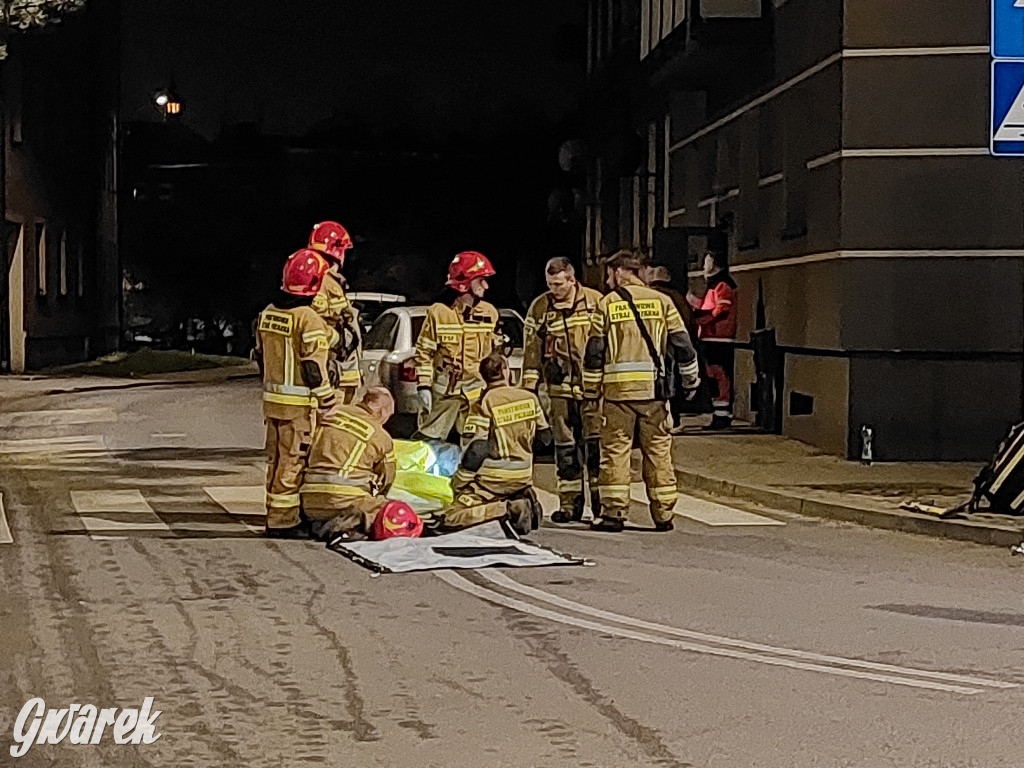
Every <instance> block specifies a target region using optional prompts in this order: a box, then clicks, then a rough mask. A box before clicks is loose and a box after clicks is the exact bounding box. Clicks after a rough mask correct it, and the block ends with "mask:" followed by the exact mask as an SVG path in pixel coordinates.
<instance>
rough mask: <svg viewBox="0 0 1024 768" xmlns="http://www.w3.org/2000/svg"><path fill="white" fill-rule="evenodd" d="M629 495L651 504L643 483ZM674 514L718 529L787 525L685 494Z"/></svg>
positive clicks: (634, 487)
mask: <svg viewBox="0 0 1024 768" xmlns="http://www.w3.org/2000/svg"><path fill="white" fill-rule="evenodd" d="M629 489H630V490H629V495H630V498H632V499H633V501H636V502H639V503H641V504H647V503H649V502H648V500H647V488H646V486H645V485H644V484H643V483H632V484H631V485H630V487H629ZM672 512H673V513H674V514H676V515H678V516H679V517H685V518H688V519H690V520H694V521H695V522H698V523H703V524H704V525H710V526H713V527H716V528H720V527H733V526H755V525H785V523H784V522H783V521H782V520H774V519H772V518H770V517H762V516H761V515H755V514H753V513H752V512H744V511H742V510H740V509H733V508H732V507H727V506H725V505H724V504H716V503H715V502H713V501H707V500H705V499H698V498H697V497H696V496H689V495H687V494H685V493H681V494H679V499H678V501H676V505H675V507H673V509H672Z"/></svg>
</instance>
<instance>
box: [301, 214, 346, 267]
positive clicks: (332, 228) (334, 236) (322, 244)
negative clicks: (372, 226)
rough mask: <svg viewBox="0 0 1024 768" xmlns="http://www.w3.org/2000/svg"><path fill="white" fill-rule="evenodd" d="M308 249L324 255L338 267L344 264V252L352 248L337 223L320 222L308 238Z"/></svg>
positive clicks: (344, 230) (342, 228)
mask: <svg viewBox="0 0 1024 768" xmlns="http://www.w3.org/2000/svg"><path fill="white" fill-rule="evenodd" d="M309 247H310V248H312V249H313V250H315V251H320V252H321V253H323V254H325V255H326V256H327V258H329V259H333V260H334V261H336V262H338V265H339V266H340V265H341V264H343V263H344V262H345V251H347V250H348V249H349V248H351V247H352V238H351V237H349V234H348V231H347V230H346V229H345V228H344V227H343V226H341V224H339V223H338V222H336V221H321V222H320V223H319V224H317V225H316V226H315V227H313V232H312V233H311V234H310V236H309Z"/></svg>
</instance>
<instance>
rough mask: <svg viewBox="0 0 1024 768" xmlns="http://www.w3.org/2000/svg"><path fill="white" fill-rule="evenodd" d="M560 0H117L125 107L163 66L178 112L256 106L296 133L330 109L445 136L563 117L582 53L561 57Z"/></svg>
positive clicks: (210, 130) (161, 76) (564, 3)
mask: <svg viewBox="0 0 1024 768" xmlns="http://www.w3.org/2000/svg"><path fill="white" fill-rule="evenodd" d="M579 6H580V3H577V2H574V1H572V0H556V1H553V0H516V1H515V2H511V3H510V2H487V1H486V0H484V1H481V0H441V2H434V3H424V2H414V1H413V0H402V1H401V2H396V1H395V0H372V2H368V1H367V0H334V1H333V2H328V1H326V0H287V2H281V1H280V0H278V1H277V2H270V1H269V0H216V2H211V1H210V0H174V2H167V1H166V0H128V2H124V3H123V4H122V7H123V14H124V24H123V62H124V71H123V85H122V91H123V102H122V117H123V118H124V119H126V120H132V119H136V120H137V119H150V118H151V117H152V113H151V111H150V108H149V104H148V96H149V94H150V93H151V92H152V91H153V90H155V89H156V88H158V87H160V86H162V85H164V84H166V83H167V82H168V81H169V80H170V79H171V78H174V80H175V82H176V84H177V88H178V91H179V93H180V95H181V97H182V98H183V99H184V100H185V102H186V108H187V113H186V122H187V124H188V125H189V126H190V127H192V128H194V129H196V130H197V131H199V132H201V133H203V134H205V135H207V136H213V135H214V134H216V133H217V131H218V130H219V127H220V125H221V124H222V122H229V123H231V122H241V121H250V120H255V119H258V118H260V117H262V119H263V124H264V130H265V131H267V132H272V133H286V134H301V133H304V132H305V131H307V130H308V129H309V128H311V127H313V126H315V125H316V124H317V123H318V122H320V121H323V120H325V119H329V118H331V117H332V116H336V117H340V118H343V119H344V118H349V119H360V120H363V121H366V122H368V123H370V124H371V125H383V126H391V125H395V124H403V125H415V126H416V127H417V128H418V129H419V130H420V131H422V132H423V133H424V134H426V135H430V136H435V137H444V136H445V135H447V134H448V133H449V132H450V131H451V130H452V129H453V128H457V129H459V130H461V131H473V130H479V131H488V130H489V129H493V128H495V127H497V126H496V124H498V123H501V122H507V121H508V119H509V117H510V116H511V115H516V116H518V117H519V118H520V119H522V120H524V121H526V122H535V121H537V120H542V119H543V118H544V117H546V118H547V119H549V120H555V119H558V118H560V117H562V116H563V115H564V113H565V111H566V110H567V108H568V107H569V100H567V99H566V94H567V93H573V92H574V91H575V88H576V84H577V83H578V82H579V81H580V79H581V76H582V63H581V61H580V60H579V59H577V60H575V61H571V60H570V61H565V60H560V58H559V57H558V55H557V53H558V51H559V39H560V38H559V29H560V27H561V26H562V25H564V24H568V23H577V24H579V23H580V22H581V21H582V20H581V19H580V18H579V17H580V13H579Z"/></svg>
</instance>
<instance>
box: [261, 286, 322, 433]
mask: <svg viewBox="0 0 1024 768" xmlns="http://www.w3.org/2000/svg"><path fill="white" fill-rule="evenodd" d="M256 328H257V331H256V348H257V350H259V352H260V354H261V355H262V357H263V408H264V412H265V413H266V414H267V415H270V416H273V417H274V418H284V419H287V418H297V417H298V416H300V415H302V414H303V413H304V412H306V411H308V410H309V409H310V408H311V407H313V406H315V405H316V402H317V400H322V399H325V398H326V397H328V396H329V395H330V394H331V388H330V386H329V384H328V382H327V348H328V329H327V327H326V326H325V325H324V322H323V320H322V319H321V318H320V317H319V315H317V313H316V312H314V311H313V309H312V308H311V307H308V306H303V307H295V308H293V309H278V308H277V307H275V306H274V305H273V304H271V305H270V306H269V307H267V308H266V309H265V310H263V312H261V313H260V316H259V320H258V321H257V325H256ZM303 361H312V362H314V363H316V365H317V367H318V368H319V369H320V375H321V383H320V385H319V386H318V387H317V388H316V389H310V387H309V386H308V385H307V382H306V380H305V377H304V374H303V371H302V363H303Z"/></svg>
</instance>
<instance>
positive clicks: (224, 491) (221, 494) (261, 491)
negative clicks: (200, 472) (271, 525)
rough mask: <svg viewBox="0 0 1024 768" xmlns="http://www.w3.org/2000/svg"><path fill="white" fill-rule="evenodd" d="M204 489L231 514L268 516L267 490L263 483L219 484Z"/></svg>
mask: <svg viewBox="0 0 1024 768" xmlns="http://www.w3.org/2000/svg"><path fill="white" fill-rule="evenodd" d="M203 491H204V492H205V493H206V495H207V496H209V497H210V498H211V499H213V500H214V501H215V502H216V503H217V504H219V505H220V506H221V507H222V508H223V509H224V511H225V512H227V513H228V514H229V515H255V516H259V517H266V514H267V491H266V489H265V488H264V487H263V486H262V485H218V486H212V487H210V488H203Z"/></svg>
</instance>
